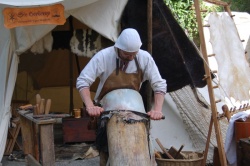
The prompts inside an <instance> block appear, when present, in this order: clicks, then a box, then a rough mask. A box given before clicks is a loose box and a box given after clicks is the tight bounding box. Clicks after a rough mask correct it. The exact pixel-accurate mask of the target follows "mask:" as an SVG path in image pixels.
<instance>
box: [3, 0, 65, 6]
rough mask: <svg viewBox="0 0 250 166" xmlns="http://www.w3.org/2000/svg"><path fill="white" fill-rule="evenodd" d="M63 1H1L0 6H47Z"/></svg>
mask: <svg viewBox="0 0 250 166" xmlns="http://www.w3.org/2000/svg"><path fill="white" fill-rule="evenodd" d="M61 1H63V0H36V1H33V0H25V1H20V0H2V1H1V2H0V4H5V5H11V6H34V5H48V4H53V3H57V2H61Z"/></svg>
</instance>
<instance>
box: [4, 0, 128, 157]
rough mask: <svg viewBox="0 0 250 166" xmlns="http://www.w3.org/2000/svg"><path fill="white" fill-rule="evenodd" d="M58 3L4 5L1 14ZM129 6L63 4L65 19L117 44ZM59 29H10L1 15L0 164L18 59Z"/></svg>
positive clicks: (115, 0)
mask: <svg viewBox="0 0 250 166" xmlns="http://www.w3.org/2000/svg"><path fill="white" fill-rule="evenodd" d="M55 2H58V1H56V0H43V1H42V0H41V1H35V2H34V1H25V2H24V1H15V0H13V1H9V0H8V1H0V10H1V13H2V11H3V9H4V8H6V7H13V6H15V7H27V6H30V5H48V4H54V3H55ZM126 2H127V1H123V0H105V1H97V0H85V1H82V0H74V1H71V0H65V1H63V2H61V3H62V4H63V5H64V7H65V17H68V16H70V15H72V16H73V17H75V18H77V19H78V20H80V21H81V22H83V23H84V24H86V25H88V26H89V27H91V28H92V29H94V30H95V31H97V32H98V33H100V34H101V35H103V36H104V37H106V38H108V39H110V40H112V41H114V40H115V39H116V38H117V34H118V31H119V19H120V16H121V13H122V11H123V8H124V6H125V5H126ZM8 4H9V5H8ZM103 25H105V26H103ZM55 26H56V25H36V26H23V27H17V28H13V29H6V28H5V27H4V20H3V15H1V18H0V27H1V28H0V30H1V33H0V34H1V39H0V50H1V53H0V66H1V72H0V73H1V74H0V77H1V78H3V79H1V81H0V92H1V93H0V107H1V108H0V110H1V111H0V135H1V136H0V149H1V150H0V161H1V160H2V157H3V153H4V149H5V143H6V139H7V132H8V125H9V120H10V117H11V111H10V110H11V108H10V105H11V98H12V93H13V90H14V86H15V82H16V76H17V68H18V62H19V57H18V56H19V55H20V54H22V53H23V52H25V51H26V50H28V49H29V48H30V47H31V46H32V45H33V44H34V43H35V42H36V41H38V40H39V39H41V38H42V37H43V36H44V35H46V34H47V33H48V32H50V31H51V30H52V29H53V28H55Z"/></svg>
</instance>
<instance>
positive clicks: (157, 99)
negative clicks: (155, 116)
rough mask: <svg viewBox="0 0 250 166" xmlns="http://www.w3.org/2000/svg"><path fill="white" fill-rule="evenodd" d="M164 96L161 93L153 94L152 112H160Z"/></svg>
mask: <svg viewBox="0 0 250 166" xmlns="http://www.w3.org/2000/svg"><path fill="white" fill-rule="evenodd" d="M164 96H165V95H164V94H162V93H154V110H155V111H160V112H161V111H162V105H163V102H164Z"/></svg>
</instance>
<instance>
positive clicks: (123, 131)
mask: <svg viewBox="0 0 250 166" xmlns="http://www.w3.org/2000/svg"><path fill="white" fill-rule="evenodd" d="M147 133H148V132H147V128H146V125H145V123H144V122H136V123H131V124H130V123H126V122H124V121H123V119H122V117H119V114H117V115H116V114H114V115H113V116H112V117H111V119H110V120H109V122H108V124H107V137H108V146H109V162H110V165H111V166H115V165H124V164H125V165H143V166H150V165H151V160H150V153H149V143H148V135H147Z"/></svg>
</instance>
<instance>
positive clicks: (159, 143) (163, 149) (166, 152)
mask: <svg viewBox="0 0 250 166" xmlns="http://www.w3.org/2000/svg"><path fill="white" fill-rule="evenodd" d="M155 140H156V142H157V144H158V145H159V146H160V148H161V150H162V151H163V152H164V153H165V154H166V155H167V156H168V157H169V158H170V159H174V158H173V157H172V156H171V155H170V154H169V153H168V151H167V150H166V149H165V148H164V147H163V145H162V144H161V142H160V140H159V139H158V138H156V139H155Z"/></svg>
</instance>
